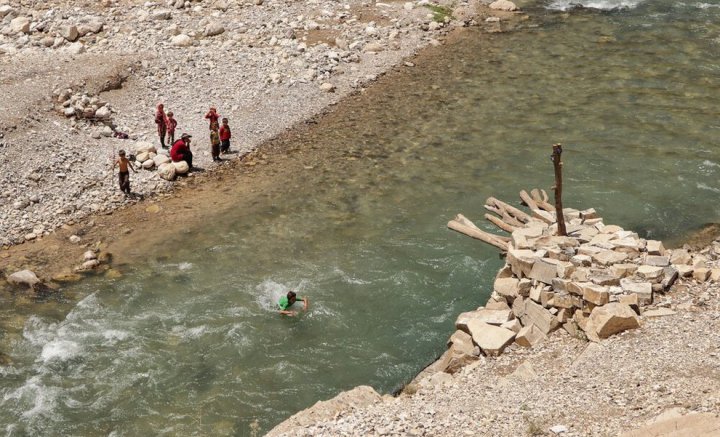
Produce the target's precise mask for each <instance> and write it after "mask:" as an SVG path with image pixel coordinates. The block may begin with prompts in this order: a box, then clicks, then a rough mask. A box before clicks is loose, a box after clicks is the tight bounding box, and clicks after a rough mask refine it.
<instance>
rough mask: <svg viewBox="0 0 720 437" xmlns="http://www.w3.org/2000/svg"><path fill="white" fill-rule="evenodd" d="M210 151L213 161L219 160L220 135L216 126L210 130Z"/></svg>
mask: <svg viewBox="0 0 720 437" xmlns="http://www.w3.org/2000/svg"><path fill="white" fill-rule="evenodd" d="M210 153H211V154H212V160H213V161H220V135H219V134H218V130H217V127H216V128H215V129H212V130H211V131H210Z"/></svg>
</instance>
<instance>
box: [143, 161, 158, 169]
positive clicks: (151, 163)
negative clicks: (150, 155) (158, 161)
mask: <svg viewBox="0 0 720 437" xmlns="http://www.w3.org/2000/svg"><path fill="white" fill-rule="evenodd" d="M142 168H144V169H145V170H152V169H153V168H155V161H153V160H152V159H147V160H145V161H144V162H143V163H142Z"/></svg>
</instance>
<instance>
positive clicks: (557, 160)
mask: <svg viewBox="0 0 720 437" xmlns="http://www.w3.org/2000/svg"><path fill="white" fill-rule="evenodd" d="M552 150H553V153H552V161H553V167H554V169H555V187H554V188H555V217H557V227H558V230H557V233H558V235H560V236H563V237H564V236H566V235H567V231H566V230H565V215H564V214H563V207H562V166H563V163H562V158H561V155H562V144H560V143H557V144H553V146H552Z"/></svg>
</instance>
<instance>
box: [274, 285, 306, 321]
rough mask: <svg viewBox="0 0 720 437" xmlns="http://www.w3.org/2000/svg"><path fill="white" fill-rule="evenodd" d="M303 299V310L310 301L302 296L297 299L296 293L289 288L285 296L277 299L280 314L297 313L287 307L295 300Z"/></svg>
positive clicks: (291, 314) (289, 314) (292, 314)
mask: <svg viewBox="0 0 720 437" xmlns="http://www.w3.org/2000/svg"><path fill="white" fill-rule="evenodd" d="M299 300H301V301H303V310H305V311H307V309H308V304H309V303H310V302H309V300H308V298H307V297H303V298H300V299H298V298H297V294H296V293H295V292H294V291H292V290H290V291H288V293H287V295H286V296H283V297H281V298H280V300H279V301H278V306H279V307H280V314H284V315H286V316H294V315H296V314H297V312H295V311H290V310H289V309H288V308H290V307H291V306H293V304H294V303H295V302H297V301H299Z"/></svg>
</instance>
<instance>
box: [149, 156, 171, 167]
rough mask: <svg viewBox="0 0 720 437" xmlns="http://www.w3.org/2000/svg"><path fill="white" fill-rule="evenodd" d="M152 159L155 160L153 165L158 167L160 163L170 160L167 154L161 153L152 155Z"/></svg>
mask: <svg viewBox="0 0 720 437" xmlns="http://www.w3.org/2000/svg"><path fill="white" fill-rule="evenodd" d="M153 161H155V165H157V166H158V167H160V166H161V165H163V164H167V163H168V162H170V157H169V156H167V155H163V154H162V153H161V154H159V155H155V156H154V157H153Z"/></svg>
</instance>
